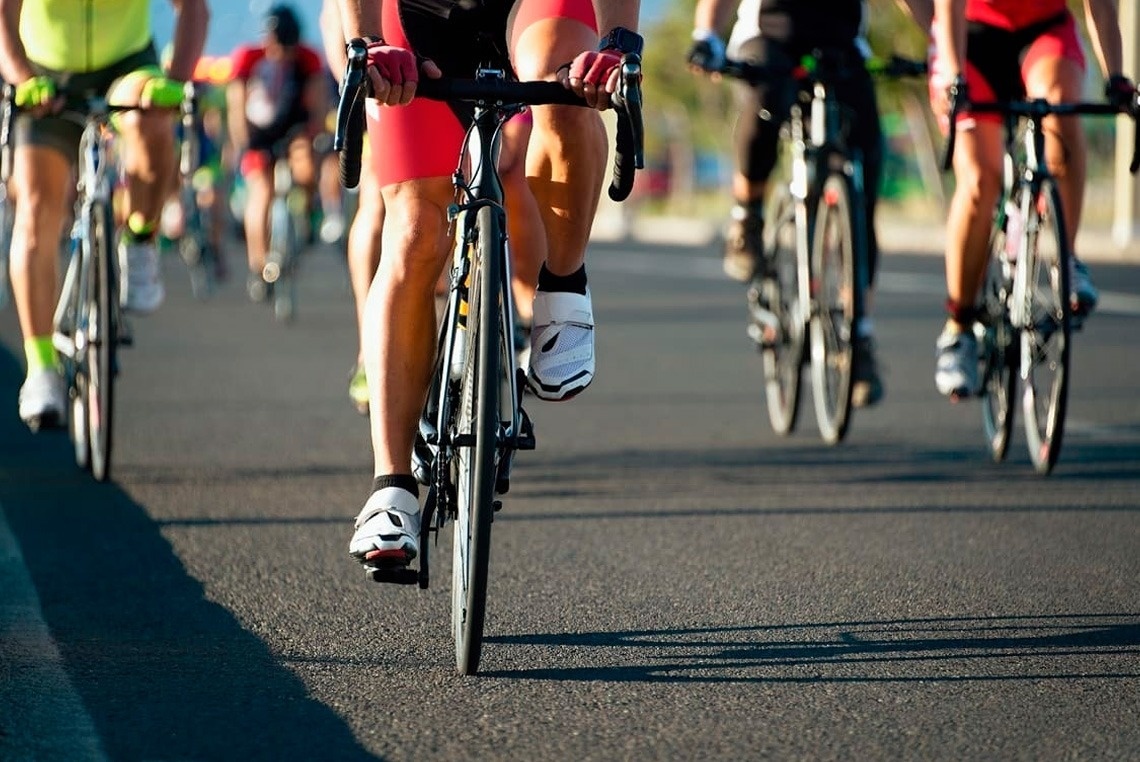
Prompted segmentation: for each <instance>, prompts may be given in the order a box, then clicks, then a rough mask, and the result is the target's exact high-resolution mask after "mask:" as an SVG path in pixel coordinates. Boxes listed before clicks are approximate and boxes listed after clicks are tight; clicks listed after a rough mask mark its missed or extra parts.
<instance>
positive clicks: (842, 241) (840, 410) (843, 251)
mask: <svg viewBox="0 0 1140 762" xmlns="http://www.w3.org/2000/svg"><path fill="white" fill-rule="evenodd" d="M851 198H852V196H851V191H850V189H849V187H848V180H847V178H846V177H845V176H843V175H831V176H829V177H828V178H827V180H825V181H824V184H823V188H822V191H821V193H820V198H819V206H818V207H817V211H816V216H815V239H814V241H813V245H812V251H811V254H812V268H811V275H812V283H811V290H812V298H813V304H812V311H811V327H810V332H811V370H812V373H811V377H812V396H813V397H814V400H815V416H816V421H817V423H818V424H819V433H820V436H822V437H823V440H824V441H825V442H827V443H828V444H836V443H838V442H839V441H840V440H842V439H843V437H844V436H845V435H846V433H847V424H848V422H849V421H850V417H851V388H852V383H851V378H852V366H853V363H854V360H855V357H854V354H855V350H854V335H855V319H856V316H857V314H858V312H857V307H858V305H857V304H856V302H857V300H858V299H860V297H861V295H860V294H859V293H857V291H856V288H855V282H856V278H855V250H856V242H855V232H856V230H855V227H854V224H853V219H852V216H851V214H852V208H851V203H852V202H851Z"/></svg>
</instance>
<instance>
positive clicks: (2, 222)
mask: <svg viewBox="0 0 1140 762" xmlns="http://www.w3.org/2000/svg"><path fill="white" fill-rule="evenodd" d="M15 217H16V210H15V208H14V207H13V206H12V201H11V199H9V198H8V194H7V192H5V191H4V189H3V188H0V309H3V308H4V307H6V306H8V301H9V287H8V266H9V265H8V263H9V262H10V261H11V259H10V252H9V250H10V249H11V248H12V225H13V224H14V223H15Z"/></svg>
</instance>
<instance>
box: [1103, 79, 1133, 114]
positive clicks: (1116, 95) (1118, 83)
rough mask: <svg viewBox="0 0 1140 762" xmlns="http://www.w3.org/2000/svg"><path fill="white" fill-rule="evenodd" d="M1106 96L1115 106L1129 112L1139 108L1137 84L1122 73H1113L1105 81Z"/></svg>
mask: <svg viewBox="0 0 1140 762" xmlns="http://www.w3.org/2000/svg"><path fill="white" fill-rule="evenodd" d="M1104 97H1105V98H1106V99H1108V102H1109V103H1111V104H1112V105H1113V106H1116V107H1117V108H1119V109H1125V110H1128V111H1129V113H1131V112H1133V111H1134V110H1136V108H1137V93H1136V85H1134V84H1133V83H1132V80H1130V79H1129V78H1128V77H1125V76H1124V75H1122V74H1113V75H1112V76H1110V77H1109V78H1108V80H1107V81H1106V82H1105V83H1104Z"/></svg>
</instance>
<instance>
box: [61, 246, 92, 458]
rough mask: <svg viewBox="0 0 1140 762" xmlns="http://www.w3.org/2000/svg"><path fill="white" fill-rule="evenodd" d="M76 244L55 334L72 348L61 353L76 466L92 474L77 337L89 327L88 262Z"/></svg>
mask: <svg viewBox="0 0 1140 762" xmlns="http://www.w3.org/2000/svg"><path fill="white" fill-rule="evenodd" d="M76 246H77V244H76V241H75V239H72V240H71V241H70V245H69V247H68V248H69V250H70V251H72V252H74V253H73V254H72V256H70V257H69V258H68V262H67V272H66V274H65V275H64V279H63V289H62V291H61V292H60V304H59V307H58V308H57V310H56V314H55V320H54V323H55V325H54V326H53V330H54V331H55V333H56V334H57V335H61V336H63V337H64V338H65V339H67V340H68V343H69V344H70V345H71V348H70V350H69V351H68V352H66V353H61V355H60V359H61V361H62V364H63V377H64V379H66V381H67V396H68V402H69V403H70V406H71V409H70V411H69V415H68V416H67V435H68V438H69V439H70V440H71V444H72V446H73V447H74V449H75V464H76V465H77V466H79V467H80V468H81V469H83V470H84V471H90V470H91V440H90V439H89V437H88V432H87V369H86V368H85V367H84V363H82V362H80V357H79V353H78V351H77V348H76V345H77V342H76V336H77V335H78V326H81V325H86V324H87V323H88V320H87V311H86V305H87V304H88V300H87V298H86V297H85V292H86V290H87V282H88V280H89V279H88V278H87V276H86V275H85V273H84V269H83V268H84V267H85V266H86V260H85V257H84V255H83V254H82V250H78V251H77V250H76V248H75V247H76Z"/></svg>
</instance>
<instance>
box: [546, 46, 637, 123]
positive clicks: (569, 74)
mask: <svg viewBox="0 0 1140 762" xmlns="http://www.w3.org/2000/svg"><path fill="white" fill-rule="evenodd" d="M621 59H622V54H621V52H620V51H617V50H613V49H606V50H587V51H584V52H582V53H579V54H578V56H577V57H575V59H574V60H573V61H572V62H571V63H570V64H568V65H567V64H563V65H562V66H560V67H559V68H558V71H557V72H556V76H557V77H558V81H559V82H561V83H562V86H563V87H566V88H568V89H570V90H572V91H574V93H575V94H576V95H578V96H579V97H581V98H584V99H585V101H586V104H587V105H589V106H590V108H595V109H598V110H599V111H604V110H606V109H608V108H610V107H611V106H612V105H613V95H614V93H615V92H617V90H618V88H619V87H620V86H621Z"/></svg>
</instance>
